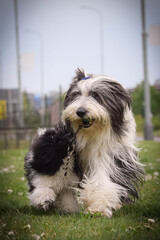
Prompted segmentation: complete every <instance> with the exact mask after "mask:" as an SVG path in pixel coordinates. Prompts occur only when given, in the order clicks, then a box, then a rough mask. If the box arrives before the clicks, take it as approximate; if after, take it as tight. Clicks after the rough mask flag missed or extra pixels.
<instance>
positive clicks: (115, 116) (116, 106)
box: [89, 79, 132, 135]
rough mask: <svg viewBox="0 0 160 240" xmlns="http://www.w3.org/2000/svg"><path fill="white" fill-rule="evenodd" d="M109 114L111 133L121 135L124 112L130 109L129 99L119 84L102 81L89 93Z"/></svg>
mask: <svg viewBox="0 0 160 240" xmlns="http://www.w3.org/2000/svg"><path fill="white" fill-rule="evenodd" d="M89 94H90V95H91V96H92V97H93V98H94V99H96V100H97V102H98V103H99V104H100V105H102V106H103V107H105V109H106V110H107V111H108V112H109V115H110V119H111V125H112V129H113V131H114V132H115V133H116V134H118V135H121V134H123V131H124V129H125V122H124V110H125V107H126V105H128V107H129V108H130V107H131V102H132V101H131V97H130V95H129V93H128V92H127V90H125V89H124V88H123V87H122V86H121V85H120V84H119V83H117V82H112V81H107V80H105V79H104V80H102V81H101V82H100V85H99V84H97V85H95V87H93V89H92V90H91V91H90V93H89Z"/></svg>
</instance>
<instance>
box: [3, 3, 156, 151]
mask: <svg viewBox="0 0 160 240" xmlns="http://www.w3.org/2000/svg"><path fill="white" fill-rule="evenodd" d="M77 67H82V68H84V69H85V70H86V71H87V72H88V73H95V74H105V75H108V76H111V77H113V78H115V79H117V80H118V81H119V82H120V83H121V84H122V85H123V86H124V87H126V88H127V89H128V90H129V91H130V93H131V94H132V97H133V112H134V115H135V119H136V122H137V135H138V136H142V135H143V131H144V128H145V121H146V123H147V124H148V125H149V128H150V129H151V130H152V129H153V132H154V136H160V1H159V0H152V1H151V0H27V1H26V0H0V141H1V144H0V148H9V147H11V146H12V145H14V146H16V147H20V146H21V145H23V144H29V142H30V141H31V139H32V137H33V135H34V133H35V130H36V128H37V127H40V126H45V127H51V126H53V125H54V124H55V123H56V122H58V121H59V120H60V116H61V111H62V106H63V98H64V95H65V91H66V90H67V89H68V87H69V84H70V83H71V81H72V78H73V76H74V72H75V69H76V68H77ZM147 89H148V90H147ZM144 90H145V91H144ZM146 102H147V103H146ZM146 106H148V108H147V107H146ZM145 108H146V109H148V110H146V111H145ZM146 119H148V120H146ZM148 125H147V126H148ZM151 138H153V134H152V133H151ZM148 139H149V138H148Z"/></svg>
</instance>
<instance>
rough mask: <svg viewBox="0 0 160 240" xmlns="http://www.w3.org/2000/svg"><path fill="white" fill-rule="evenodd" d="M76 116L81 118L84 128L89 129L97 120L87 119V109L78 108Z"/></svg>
mask: <svg viewBox="0 0 160 240" xmlns="http://www.w3.org/2000/svg"><path fill="white" fill-rule="evenodd" d="M76 114H77V115H78V117H80V118H81V124H82V127H84V128H89V127H90V126H92V124H93V122H94V120H95V119H94V118H89V117H87V110H86V109H85V108H83V107H80V108H78V109H77V112H76Z"/></svg>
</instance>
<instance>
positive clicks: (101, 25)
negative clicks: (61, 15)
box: [82, 5, 104, 74]
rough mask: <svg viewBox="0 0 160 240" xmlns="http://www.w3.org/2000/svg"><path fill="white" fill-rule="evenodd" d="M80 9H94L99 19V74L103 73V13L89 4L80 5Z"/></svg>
mask: <svg viewBox="0 0 160 240" xmlns="http://www.w3.org/2000/svg"><path fill="white" fill-rule="evenodd" d="M82 9H88V10H91V11H94V12H96V13H97V14H98V16H99V19H100V59H101V60H100V65H101V67H100V68H101V74H104V29H103V28H104V26H103V25H104V24H103V15H102V13H101V11H100V10H99V9H97V8H93V7H90V6H86V5H84V6H82Z"/></svg>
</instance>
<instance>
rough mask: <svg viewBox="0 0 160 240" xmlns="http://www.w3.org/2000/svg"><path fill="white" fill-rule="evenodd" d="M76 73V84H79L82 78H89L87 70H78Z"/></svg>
mask: <svg viewBox="0 0 160 240" xmlns="http://www.w3.org/2000/svg"><path fill="white" fill-rule="evenodd" d="M75 73H76V76H75V77H74V78H73V80H74V82H79V81H80V80H81V79H82V78H85V77H87V74H86V72H85V70H84V69H82V68H77V69H76V71H75Z"/></svg>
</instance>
